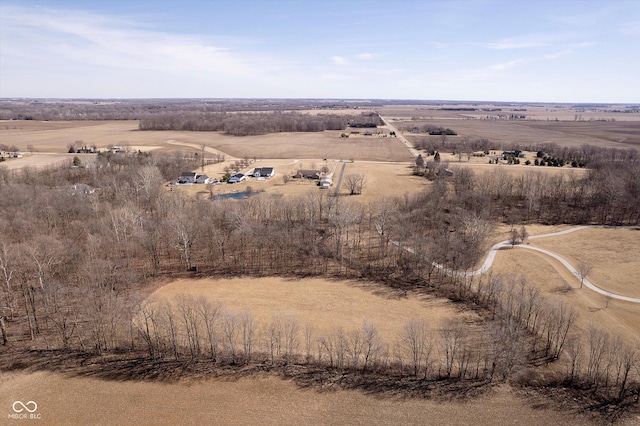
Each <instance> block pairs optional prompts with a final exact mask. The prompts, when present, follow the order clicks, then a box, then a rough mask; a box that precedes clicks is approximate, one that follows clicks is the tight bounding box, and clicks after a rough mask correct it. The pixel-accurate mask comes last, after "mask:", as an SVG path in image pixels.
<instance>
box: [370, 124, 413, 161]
mask: <svg viewBox="0 0 640 426" xmlns="http://www.w3.org/2000/svg"><path fill="white" fill-rule="evenodd" d="M378 115H379V114H378ZM379 116H380V119H381V120H382V122H383V123H384V124H385V125H386V126H387V127H388V128H389V131H391V132H395V134H396V137H397V138H398V139H400V141H401V142H402V143H403V144H405V146H406V147H407V148H408V149H409V152H410V153H411V155H413V156H414V157H417V156H418V155H420V153H419V152H418V150H417V149H416V148H415V147H414V146H413V144H412V143H411V142H409V141H408V140H407V138H405V137H404V136H403V135H402V133H401V132H400V131H399V130H398V129H396V127H395V126H393V125H392V124H391V122H390V121H388V120H387V119H386V118H384V117H383V116H381V115H379Z"/></svg>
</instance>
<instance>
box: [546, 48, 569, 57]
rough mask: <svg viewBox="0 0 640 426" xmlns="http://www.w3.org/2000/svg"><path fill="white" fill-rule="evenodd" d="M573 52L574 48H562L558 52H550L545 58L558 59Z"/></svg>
mask: <svg viewBox="0 0 640 426" xmlns="http://www.w3.org/2000/svg"><path fill="white" fill-rule="evenodd" d="M571 53H573V51H572V50H569V49H566V50H560V51H558V52H554V53H550V54H548V55H544V58H545V59H558V58H560V57H562V56H566V55H569V54H571Z"/></svg>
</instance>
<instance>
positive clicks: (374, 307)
mask: <svg viewBox="0 0 640 426" xmlns="http://www.w3.org/2000/svg"><path fill="white" fill-rule="evenodd" d="M180 294H187V295H193V296H204V297H206V298H207V299H209V300H211V301H219V302H222V303H223V304H224V305H225V306H226V307H227V308H228V309H230V310H232V311H239V310H244V311H247V312H250V313H251V314H252V315H253V316H254V317H255V318H256V320H257V322H258V323H259V324H267V323H268V322H269V321H271V319H272V317H273V315H275V314H284V315H288V316H292V317H294V318H296V319H297V320H298V322H299V323H300V324H301V326H303V325H304V324H309V325H311V326H312V327H313V328H314V330H316V332H317V333H323V332H325V333H327V332H332V331H333V330H335V329H336V328H337V327H342V328H343V329H344V330H345V331H348V330H354V329H360V328H361V326H362V324H363V323H364V322H365V321H369V322H372V323H374V324H375V325H376V327H377V328H378V330H379V332H380V335H381V336H382V337H383V338H384V339H385V341H387V342H394V341H395V339H396V338H397V337H398V335H399V334H400V333H401V331H402V328H403V327H404V325H405V324H406V323H407V321H409V320H410V319H414V318H415V319H417V318H421V319H425V320H427V322H428V323H429V324H430V326H431V327H432V328H433V329H434V330H437V329H438V328H439V327H440V322H441V320H442V319H444V318H460V319H469V320H473V319H475V318H476V317H475V316H474V315H473V314H471V313H464V314H462V313H459V312H458V311H457V310H456V308H455V307H454V306H453V304H452V303H451V302H449V301H448V300H444V299H436V298H432V297H426V296H424V295H421V296H411V295H410V296H409V297H406V298H405V297H404V296H403V295H402V294H400V293H397V292H394V291H392V290H389V289H386V288H384V287H381V286H379V285H376V284H373V283H371V284H367V283H362V282H355V281H353V282H339V281H337V282H334V281H327V280H322V279H304V280H291V279H286V278H282V277H268V278H233V279H215V280H214V279H203V280H197V281H194V280H178V281H175V282H172V283H170V284H167V285H165V286H163V287H161V288H160V289H159V290H157V291H156V292H154V293H153V294H152V296H151V299H155V300H162V299H169V300H171V299H173V298H174V297H175V296H177V295H180Z"/></svg>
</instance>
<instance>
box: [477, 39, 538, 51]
mask: <svg viewBox="0 0 640 426" xmlns="http://www.w3.org/2000/svg"><path fill="white" fill-rule="evenodd" d="M544 45H545V44H544V43H541V42H539V41H526V40H521V41H517V40H512V41H506V40H505V41H499V42H494V43H485V44H484V47H486V48H487V49H495V50H507V49H528V48H531V47H541V46H544Z"/></svg>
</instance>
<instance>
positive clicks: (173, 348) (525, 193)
mask: <svg viewBox="0 0 640 426" xmlns="http://www.w3.org/2000/svg"><path fill="white" fill-rule="evenodd" d="M598 164H600V166H599V167H597V168H595V169H592V170H589V171H588V172H587V174H586V175H585V176H584V177H576V176H573V175H569V176H568V177H564V178H563V177H552V176H546V175H544V174H541V173H532V174H528V175H526V176H521V177H512V176H509V175H505V174H504V173H502V172H500V171H496V172H494V173H487V174H483V175H476V174H474V173H473V172H472V171H470V170H458V171H456V173H455V174H454V175H453V176H452V177H447V178H445V177H442V176H440V177H436V178H435V180H434V182H433V184H432V185H431V186H430V187H429V189H427V190H425V191H424V192H422V193H418V194H415V195H405V196H401V197H396V198H388V199H381V200H378V201H377V202H376V203H373V204H371V205H362V204H360V203H358V202H355V201H353V199H352V198H348V197H344V198H343V197H329V196H328V195H327V193H326V192H324V191H319V190H316V191H311V192H309V193H307V194H305V195H302V196H298V197H286V198H285V197H282V196H270V195H267V194H260V195H259V196H256V197H252V198H250V199H247V200H243V201H241V202H237V201H233V200H228V201H227V200H224V201H211V200H199V199H193V198H188V197H186V196H184V195H183V194H181V193H180V192H179V191H174V192H170V191H166V190H165V189H164V188H163V186H162V185H163V182H166V181H167V180H168V179H169V178H170V177H173V176H175V175H176V174H177V173H178V172H179V171H182V170H189V169H193V168H195V167H197V166H198V164H197V159H195V158H192V157H189V156H183V155H175V156H172V157H161V156H153V155H150V154H119V155H110V154H100V155H99V156H98V159H97V161H96V165H95V167H91V168H86V169H83V168H72V167H69V166H64V167H58V168H51V169H47V170H39V171H38V172H36V171H34V170H31V169H25V170H22V171H16V172H9V171H6V170H2V169H0V281H1V287H2V290H1V293H0V295H1V301H0V306H1V307H2V314H1V320H0V325H1V327H0V330H1V332H2V341H1V342H0V343H2V345H0V347H1V348H2V350H1V351H2V352H4V353H9V352H7V351H8V350H9V349H11V350H12V351H13V352H10V353H13V354H14V357H9V358H4V361H2V362H3V363H4V367H5V368H12V365H14V363H15V362H16V361H15V360H16V359H18V358H16V357H15V354H19V353H20V352H21V351H24V353H27V352H26V351H29V350H45V351H53V350H55V351H64V352H65V353H77V354H83V353H89V354H94V355H103V354H117V353H127V354H135V356H138V357H140V362H142V361H143V360H144V359H148V360H149V361H150V362H152V361H153V362H155V361H158V360H174V361H176V360H177V361H190V362H210V363H212V365H232V366H233V365H235V366H237V365H247V364H255V363H266V364H269V365H273V366H276V365H289V364H296V365H306V366H313V368H322V369H325V370H326V371H330V372H336V371H338V372H351V373H358V374H374V375H375V376H373V377H378V378H379V380H380V383H382V382H385V383H388V381H389V380H391V381H392V382H393V383H398V384H399V383H401V382H402V380H416V381H417V382H416V383H427V384H428V383H434V381H438V382H439V381H442V380H447V381H456V382H464V383H469V384H474V383H475V384H487V383H491V382H493V381H496V380H498V381H505V380H509V381H511V382H512V383H516V384H519V385H521V386H524V387H527V386H534V387H538V386H542V385H543V386H548V385H555V386H558V387H560V388H565V389H573V390H574V391H576V392H580V395H585V401H587V400H588V401H596V403H597V404H600V403H605V405H606V404H609V405H606V406H610V404H613V405H615V406H616V407H618V408H624V407H626V406H628V404H633V403H637V401H638V397H639V395H640V376H639V374H640V371H639V364H638V363H639V362H640V355H639V353H638V350H639V348H638V347H637V346H633V345H627V344H624V343H623V342H620V341H619V339H617V338H616V337H615V336H614V335H611V334H609V333H608V332H605V331H603V330H600V329H597V328H593V329H591V330H589V332H588V334H587V335H581V334H580V333H577V332H576V330H574V323H575V316H576V313H575V311H574V310H573V309H572V308H571V307H570V306H568V305H566V304H562V303H558V302H555V301H552V300H547V299H546V298H545V297H543V296H542V295H541V294H540V292H539V290H537V289H536V287H535V286H534V285H532V284H531V283H528V282H527V281H526V280H525V279H524V278H522V277H519V276H516V275H503V276H492V275H485V276H481V277H476V278H473V279H471V278H465V276H464V274H454V275H449V274H446V273H444V272H443V270H442V269H439V268H436V267H435V265H434V264H435V263H437V264H440V265H443V266H444V268H445V269H450V270H458V271H464V270H470V269H472V268H473V267H474V265H476V264H477V263H478V262H479V260H480V259H481V258H482V257H483V256H484V254H485V253H486V250H487V248H488V242H489V236H490V233H491V230H492V224H493V223H496V222H504V223H508V224H512V225H513V226H514V228H517V229H520V228H521V227H522V226H526V225H527V224H530V223H544V224H557V223H572V224H587V223H593V224H607V225H609V224H611V225H638V223H639V221H640V205H639V203H640V192H639V191H640V174H639V172H638V170H639V168H638V164H637V162H636V161H635V160H631V159H625V160H619V159H618V160H615V161H613V162H611V161H610V160H608V159H600V160H599V161H598ZM567 179H569V180H568V181H567ZM79 184H84V185H89V186H90V187H92V188H96V191H95V192H93V193H84V192H81V191H78V190H77V188H78V185H79ZM74 185H75V186H74ZM256 241H260V242H268V244H266V243H260V244H256ZM266 247H268V249H267V248H266ZM408 249H410V250H408ZM216 275H225V276H229V275H232V276H242V275H249V276H265V275H287V276H298V277H305V276H318V277H330V278H351V279H366V280H373V281H377V282H379V283H380V285H381V286H386V287H388V288H390V289H391V290H392V291H395V292H397V294H398V295H400V297H402V295H403V294H406V293H407V292H409V291H411V292H423V293H425V294H431V295H435V296H438V297H446V298H449V299H451V300H453V301H455V302H456V303H459V304H461V306H465V307H467V308H468V309H472V310H474V311H475V312H477V314H478V317H479V318H482V320H478V321H477V322H473V323H468V322H460V321H453V322H444V323H439V324H430V323H426V322H425V321H424V320H423V319H421V318H415V319H413V320H411V321H409V322H408V323H407V324H406V325H405V327H404V328H403V329H401V330H398V331H397V335H396V337H395V339H390V340H386V341H385V340H383V339H382V338H381V337H380V336H379V335H378V333H377V330H376V326H375V324H373V323H370V322H365V323H364V324H362V326H361V327H353V326H350V325H348V324H345V325H344V326H343V327H341V328H338V329H336V330H333V331H331V332H322V333H321V332H319V331H317V330H313V327H311V325H310V324H306V323H303V322H301V321H300V319H297V318H292V317H287V316H278V317H274V318H273V320H272V321H271V322H269V323H262V324H258V323H257V322H256V321H255V320H254V319H253V317H252V315H251V313H250V312H233V311H229V310H227V309H226V308H225V307H224V306H222V305H221V304H216V303H212V302H207V301H204V300H202V299H193V298H187V297H181V298H177V299H175V300H173V301H166V302H160V301H143V300H142V299H141V298H142V296H141V294H143V293H142V292H140V291H139V290H140V289H143V288H144V287H146V286H148V285H150V284H151V283H153V282H156V280H157V279H159V278H174V277H185V276H187V277H188V276H193V277H198V276H216ZM614 347H615V350H613V349H612V348H614ZM128 356H130V355H128ZM540 365H547V366H551V367H554V368H553V370H554V371H556V374H553V375H551V376H549V375H544V376H543V375H542V374H540V373H539V370H538V366H540ZM325 370H323V371H325ZM376 380H378V379H376ZM425 380H426V381H425ZM587 396H588V397H587ZM581 398H582V397H581Z"/></svg>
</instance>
